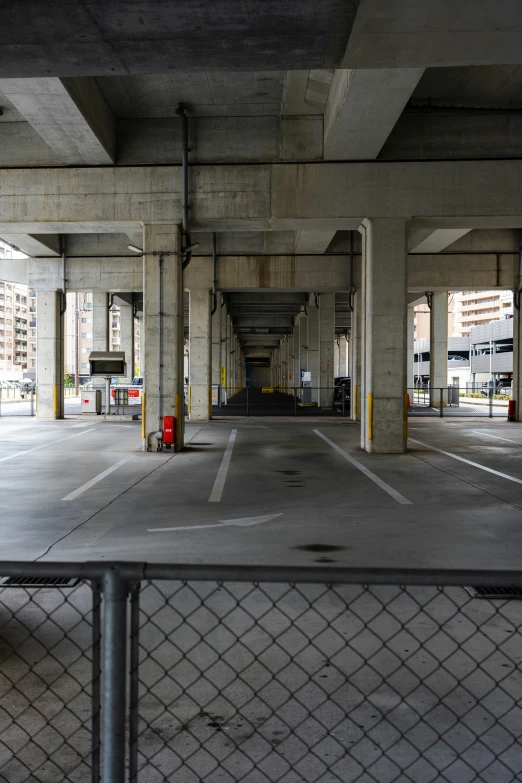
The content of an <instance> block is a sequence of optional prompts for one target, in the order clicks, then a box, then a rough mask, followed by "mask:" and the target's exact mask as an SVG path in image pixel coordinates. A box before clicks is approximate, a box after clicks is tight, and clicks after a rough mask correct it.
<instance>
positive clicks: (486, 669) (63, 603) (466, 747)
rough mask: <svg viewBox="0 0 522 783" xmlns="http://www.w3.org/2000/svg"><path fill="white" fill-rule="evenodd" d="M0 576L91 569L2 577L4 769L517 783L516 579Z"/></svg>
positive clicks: (89, 572) (248, 779) (217, 572)
mask: <svg viewBox="0 0 522 783" xmlns="http://www.w3.org/2000/svg"><path fill="white" fill-rule="evenodd" d="M0 568H1V566H0ZM2 571H3V573H7V572H8V571H11V572H12V573H15V575H19V574H21V573H29V572H31V571H34V574H33V579H34V578H35V577H36V576H38V577H41V576H42V575H44V574H48V573H49V574H50V573H53V574H54V577H55V578H58V577H60V576H63V575H65V576H67V577H68V576H70V575H73V576H74V575H76V576H79V577H81V578H82V579H83V580H85V579H86V577H89V578H90V579H93V580H94V581H93V582H92V583H89V582H86V581H81V582H79V583H78V584H77V585H76V586H75V587H69V588H67V587H63V586H58V587H47V586H43V585H42V586H41V587H16V588H14V587H10V586H3V587H2V589H1V590H0V617H1V618H2V621H1V636H0V644H1V647H0V650H1V660H2V665H1V669H0V672H1V674H0V683H1V690H0V694H1V699H0V780H1V781H6V782H7V781H9V783H15V781H16V783H25V782H26V781H27V783H29V781H30V782H31V783H33V782H35V781H38V782H39V781H45V783H47V781H51V780H52V781H57V780H60V781H61V780H65V781H78V782H79V781H85V780H92V781H98V780H100V777H99V774H100V775H101V776H102V777H101V779H102V780H103V781H104V783H120V782H121V783H123V781H127V780H128V781H131V783H134V782H135V781H139V782H140V783H156V782H157V783H160V781H169V782H170V783H196V781H204V782H205V783H234V782H236V783H276V781H277V783H297V782H298V781H299V783H301V781H307V782H310V783H333V781H342V783H347V782H350V783H351V782H352V781H353V782H354V783H355V782H356V783H370V782H372V783H373V782H375V783H390V782H391V781H413V782H414V783H425V782H427V781H430V782H431V781H450V782H451V783H461V781H465V782H466V783H467V782H468V781H485V782H487V783H493V781H494V782H495V783H507V782H508V781H518V780H520V779H522V730H521V725H522V723H521V719H522V711H521V709H520V700H521V698H522V677H521V675H520V666H521V663H522V644H521V632H522V605H521V604H520V602H519V601H516V600H509V598H508V594H507V593H506V590H505V589H504V591H503V595H502V597H497V598H495V597H489V598H485V599H478V598H476V597H473V596H472V595H471V594H470V592H469V591H468V590H467V589H466V587H470V586H471V585H485V586H487V587H488V588H489V592H490V595H493V596H494V595H495V593H493V592H491V589H490V588H491V587H493V586H497V587H500V586H504V588H505V587H506V586H509V590H510V591H511V593H512V594H513V596H515V597H516V596H519V595H520V594H522V593H521V588H522V577H521V576H520V575H519V574H516V573H505V574H501V573H500V574H493V573H484V572H481V573H478V572H461V573H458V572H455V571H452V572H443V571H437V572H435V571H432V572H430V571H421V570H419V571H414V570H411V571H396V570H389V571H388V570H380V571H368V570H363V569H355V570H354V569H341V568H338V567H335V566H330V567H319V566H318V567H315V568H281V567H277V568H259V567H253V568H248V567H238V568H234V567H230V568H227V567H224V568H217V567H211V566H207V567H206V566H201V567H199V566H179V567H177V566H160V565H157V566H143V565H137V564H136V565H134V564H119V565H113V566H110V565H106V564H102V565H96V564H86V565H81V564H76V565H74V564H64V563H61V564H49V563H42V564H26V565H23V564H5V565H4V567H3V568H2ZM99 580H101V583H102V590H101V594H100V592H98V589H97V585H98V583H99ZM486 592H487V591H486ZM500 593H502V590H500V592H499V595H500ZM100 601H101V604H100ZM100 618H101V621H102V622H101V626H100ZM100 627H101V628H102V637H101V647H100ZM101 660H103V665H102V666H101V665H100V661H101ZM100 668H101V669H102V673H103V681H102V682H101V681H100ZM101 685H102V686H103V687H102V688H101V690H100V686H101ZM100 702H101V704H102V712H100ZM101 719H103V739H102V741H101V742H100V739H99V737H100V723H101Z"/></svg>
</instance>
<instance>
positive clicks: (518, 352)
mask: <svg viewBox="0 0 522 783" xmlns="http://www.w3.org/2000/svg"><path fill="white" fill-rule="evenodd" d="M513 310H514V318H513V399H514V400H515V402H516V411H515V416H516V420H517V421H522V314H521V312H520V310H517V308H516V307H514V308H513ZM39 317H40V313H39V312H38V318H39Z"/></svg>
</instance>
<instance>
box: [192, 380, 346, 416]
mask: <svg viewBox="0 0 522 783" xmlns="http://www.w3.org/2000/svg"><path fill="white" fill-rule="evenodd" d="M195 388H196V387H194V386H191V387H190V390H191V395H190V396H191V398H192V400H193V399H194V396H195V392H194V389H195ZM350 391H351V390H350V385H349V384H348V385H346V384H344V385H341V386H329V387H328V386H322V387H320V386H291V385H286V386H266V387H264V388H255V387H251V386H245V387H242V388H228V389H226V390H225V389H224V388H223V387H213V390H211V393H212V416H213V417H218V416H295V417H297V416H317V415H326V416H347V417H349V416H350ZM200 397H201V398H202V397H203V393H202V392H200ZM190 407H191V406H190V405H189V409H190Z"/></svg>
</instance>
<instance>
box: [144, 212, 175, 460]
mask: <svg viewBox="0 0 522 783" xmlns="http://www.w3.org/2000/svg"><path fill="white" fill-rule="evenodd" d="M143 242H144V244H143V248H144V256H143V308H144V319H143V320H144V327H145V329H144V331H145V335H144V337H145V340H144V346H143V347H142V351H143V359H144V361H145V371H144V376H145V395H146V404H145V435H146V436H147V435H148V434H149V433H151V432H156V431H157V430H163V417H164V416H175V417H176V431H175V450H176V451H180V450H181V449H182V448H183V438H184V429H185V415H184V402H183V386H184V373H183V353H184V351H183V345H184V326H183V275H182V257H181V255H180V251H181V238H180V232H179V228H178V226H177V225H170V224H169V225H145V227H144V230H143ZM159 253H165V254H166V253H172V254H173V255H163V256H161V255H155V254H159Z"/></svg>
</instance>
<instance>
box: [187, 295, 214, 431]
mask: <svg viewBox="0 0 522 783" xmlns="http://www.w3.org/2000/svg"><path fill="white" fill-rule="evenodd" d="M189 296H190V299H189V387H190V411H189V419H190V421H208V420H209V419H210V418H211V410H210V387H211V384H212V334H211V317H210V310H211V305H212V296H211V292H210V289H204V290H195V291H190V293H189Z"/></svg>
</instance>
